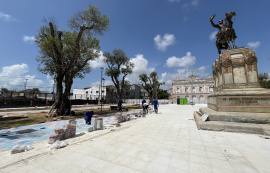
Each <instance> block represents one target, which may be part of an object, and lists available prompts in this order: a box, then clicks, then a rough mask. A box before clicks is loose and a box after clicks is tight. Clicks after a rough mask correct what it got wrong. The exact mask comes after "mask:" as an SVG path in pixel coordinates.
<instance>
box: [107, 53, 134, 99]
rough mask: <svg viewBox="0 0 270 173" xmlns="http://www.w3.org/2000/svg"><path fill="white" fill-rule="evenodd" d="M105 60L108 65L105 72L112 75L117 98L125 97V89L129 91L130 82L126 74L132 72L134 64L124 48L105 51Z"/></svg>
mask: <svg viewBox="0 0 270 173" xmlns="http://www.w3.org/2000/svg"><path fill="white" fill-rule="evenodd" d="M103 55H104V57H105V59H104V62H105V63H106V64H107V65H108V68H106V72H105V74H106V75H107V76H110V77H111V79H112V82H113V84H114V86H115V88H116V92H117V98H118V99H123V95H124V91H127V90H128V88H129V86H130V83H129V81H127V80H126V76H127V75H129V74H132V69H133V68H134V64H133V63H132V62H131V61H130V59H129V58H128V57H127V55H126V53H125V52H124V51H123V50H122V49H114V50H113V52H112V53H110V52H104V54H103Z"/></svg>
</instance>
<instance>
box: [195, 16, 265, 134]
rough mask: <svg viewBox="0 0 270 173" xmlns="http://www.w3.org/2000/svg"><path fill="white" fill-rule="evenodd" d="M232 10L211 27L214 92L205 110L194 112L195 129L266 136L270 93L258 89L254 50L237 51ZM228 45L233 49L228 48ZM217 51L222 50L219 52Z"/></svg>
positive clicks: (209, 97)
mask: <svg viewBox="0 0 270 173" xmlns="http://www.w3.org/2000/svg"><path fill="white" fill-rule="evenodd" d="M235 15H236V13H235V12H234V11H232V12H229V13H225V24H224V23H223V20H220V21H219V23H218V24H215V23H214V22H213V19H214V18H215V14H214V15H212V16H211V17H210V22H211V25H212V26H213V27H215V28H218V29H219V31H218V33H217V34H216V37H217V40H216V47H217V49H218V53H219V57H218V58H217V59H216V60H215V63H214V64H213V76H214V82H215V85H214V86H215V87H214V92H213V93H212V94H211V95H209V96H208V104H207V108H206V107H204V108H201V109H200V110H199V111H195V112H194V114H193V115H194V119H195V121H196V124H197V127H198V129H202V130H215V131H228V132H242V133H255V134H262V135H270V90H269V89H264V88H261V87H260V83H259V77H258V69H257V61H258V59H257V57H256V55H255V52H254V50H252V49H249V48H237V47H236V45H235V42H234V40H235V39H236V38H237V36H236V34H235V31H234V29H233V27H232V26H233V22H232V20H231V19H232V17H233V16H235ZM230 42H232V44H233V47H231V45H230ZM221 49H225V50H224V51H223V52H222V53H221Z"/></svg>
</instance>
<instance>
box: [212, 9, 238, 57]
mask: <svg viewBox="0 0 270 173" xmlns="http://www.w3.org/2000/svg"><path fill="white" fill-rule="evenodd" d="M235 15H236V14H235V12H234V11H232V12H229V13H226V14H225V23H223V20H222V19H221V20H219V23H218V24H215V23H214V22H213V19H214V18H215V14H214V15H212V16H211V17H210V22H211V25H212V26H213V27H215V28H218V29H219V32H218V33H217V35H216V37H217V41H216V46H217V49H218V53H219V54H221V49H232V47H231V45H230V42H232V44H233V48H234V49H236V48H237V47H236V45H235V42H234V40H235V39H236V38H237V36H236V35H235V31H234V29H233V27H232V25H233V22H232V17H233V16H235Z"/></svg>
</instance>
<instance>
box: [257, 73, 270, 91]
mask: <svg viewBox="0 0 270 173" xmlns="http://www.w3.org/2000/svg"><path fill="white" fill-rule="evenodd" d="M258 77H259V82H260V85H261V87H263V88H270V86H269V80H267V79H269V76H268V73H260V74H259V75H258Z"/></svg>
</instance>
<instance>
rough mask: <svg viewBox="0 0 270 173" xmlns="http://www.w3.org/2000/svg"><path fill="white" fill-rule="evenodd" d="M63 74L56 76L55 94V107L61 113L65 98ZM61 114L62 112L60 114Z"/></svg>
mask: <svg viewBox="0 0 270 173" xmlns="http://www.w3.org/2000/svg"><path fill="white" fill-rule="evenodd" d="M62 79H63V78H62V76H60V75H59V76H57V77H56V94H55V109H56V112H57V114H58V115H59V113H60V106H61V102H62V98H63V85H62V81H63V80H62ZM60 115H61V114H60Z"/></svg>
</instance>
